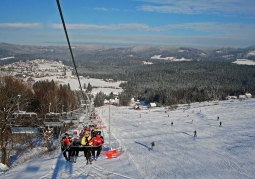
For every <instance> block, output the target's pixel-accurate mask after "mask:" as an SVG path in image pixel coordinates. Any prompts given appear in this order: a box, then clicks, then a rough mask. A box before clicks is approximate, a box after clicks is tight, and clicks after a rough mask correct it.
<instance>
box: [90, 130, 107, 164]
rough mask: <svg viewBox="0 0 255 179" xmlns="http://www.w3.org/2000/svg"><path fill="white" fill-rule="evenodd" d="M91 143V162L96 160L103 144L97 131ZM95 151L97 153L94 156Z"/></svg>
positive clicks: (102, 139)
mask: <svg viewBox="0 0 255 179" xmlns="http://www.w3.org/2000/svg"><path fill="white" fill-rule="evenodd" d="M92 143H93V148H92V158H93V160H97V158H98V157H99V155H100V153H101V150H102V145H103V143H104V138H103V137H102V136H101V132H100V131H98V132H97V133H96V136H95V137H93V138H92ZM96 151H97V154H96ZM95 154H96V155H95Z"/></svg>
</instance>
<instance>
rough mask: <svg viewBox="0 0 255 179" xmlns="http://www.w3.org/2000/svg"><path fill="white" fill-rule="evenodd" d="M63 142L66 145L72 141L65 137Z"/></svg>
mask: <svg viewBox="0 0 255 179" xmlns="http://www.w3.org/2000/svg"><path fill="white" fill-rule="evenodd" d="M63 144H64V146H65V147H68V146H70V141H69V139H68V138H67V137H66V138H64V139H63Z"/></svg>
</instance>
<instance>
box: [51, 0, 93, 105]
mask: <svg viewBox="0 0 255 179" xmlns="http://www.w3.org/2000/svg"><path fill="white" fill-rule="evenodd" d="M56 1H57V5H58V10H59V14H60V17H61V21H62V24H63V28H64V31H65V35H66V40H67V43H68V46H69V50H70V53H71V56H72V60H73V65H74V69H75V71H76V76H77V79H78V81H79V85H80V90H81V94H82V96H83V99H84V100H85V96H84V93H83V91H82V87H81V82H80V78H79V75H78V71H77V68H76V64H75V61H74V57H73V51H72V48H71V45H70V41H69V37H68V34H67V30H66V25H65V21H64V17H63V14H62V10H61V6H60V3H59V0H56ZM85 94H86V97H87V99H88V101H89V103H90V99H89V96H88V95H87V93H85Z"/></svg>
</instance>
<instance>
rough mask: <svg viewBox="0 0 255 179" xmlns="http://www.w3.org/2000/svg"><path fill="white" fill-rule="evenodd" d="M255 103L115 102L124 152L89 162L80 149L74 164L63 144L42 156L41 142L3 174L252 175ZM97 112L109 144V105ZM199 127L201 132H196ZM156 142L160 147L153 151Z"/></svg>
mask: <svg viewBox="0 0 255 179" xmlns="http://www.w3.org/2000/svg"><path fill="white" fill-rule="evenodd" d="M254 105H255V100H254V99H248V100H244V101H238V100H236V101H232V102H231V101H219V102H204V103H192V104H191V105H190V106H185V105H180V106H179V107H178V108H177V109H176V110H174V111H171V110H168V109H166V108H155V109H148V110H133V109H131V108H130V107H115V106H110V116H111V146H112V147H113V148H116V147H122V150H123V151H124V152H123V153H122V154H121V155H120V156H119V157H118V158H112V159H107V158H106V157H105V156H103V155H101V156H100V157H99V159H98V160H97V161H93V164H92V165H86V164H85V163H86V161H85V158H84V156H83V152H80V153H79V157H78V159H77V163H70V162H66V161H65V159H64V157H63V156H62V153H61V151H60V149H58V150H56V151H54V152H52V154H51V155H47V154H44V155H42V154H40V155H39V154H38V152H40V151H43V148H41V147H38V148H37V149H36V150H32V151H28V152H27V154H26V155H23V156H22V157H21V156H16V157H15V156H13V159H16V160H15V161H14V164H13V167H11V168H10V169H9V170H6V169H4V168H3V167H2V168H3V169H2V170H1V171H0V178H19V179H27V178H44V179H50V178H56V179H60V178H61V179H65V178H66V179H67V178H68V179H76V178H96V179H101V178H110V179H136V178H148V179H149V178H150V179H151V178H217V179H226V178H229V179H230V178H231V179H232V178H242V179H252V178H254V176H255V170H254V166H255V159H254V155H255V152H254V147H255V143H254V138H255V134H254V127H253V126H254V123H255V115H254ZM97 111H98V114H99V117H100V119H102V121H103V124H102V125H105V126H106V129H103V135H104V138H105V145H106V146H107V145H109V132H108V130H109V106H104V107H100V108H97ZM218 117H219V120H217V118H218ZM220 121H221V122H222V126H219V122H220ZM171 122H173V125H171ZM194 130H196V131H197V137H193V135H194ZM152 141H154V142H155V147H154V149H153V150H149V148H150V143H151V142H152ZM32 154H33V155H32ZM0 166H1V165H0Z"/></svg>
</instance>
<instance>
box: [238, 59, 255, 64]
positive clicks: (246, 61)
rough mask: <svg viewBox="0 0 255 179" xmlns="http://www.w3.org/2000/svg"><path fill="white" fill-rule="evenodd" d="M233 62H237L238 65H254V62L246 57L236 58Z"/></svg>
mask: <svg viewBox="0 0 255 179" xmlns="http://www.w3.org/2000/svg"><path fill="white" fill-rule="evenodd" d="M233 63H236V64H239V65H255V62H254V61H252V60H248V59H237V60H236V61H234V62H233Z"/></svg>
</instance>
